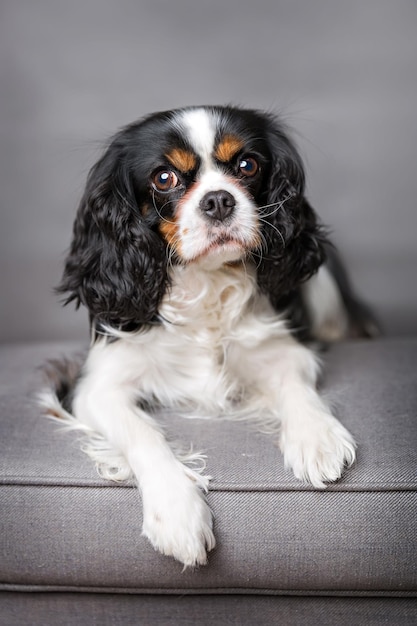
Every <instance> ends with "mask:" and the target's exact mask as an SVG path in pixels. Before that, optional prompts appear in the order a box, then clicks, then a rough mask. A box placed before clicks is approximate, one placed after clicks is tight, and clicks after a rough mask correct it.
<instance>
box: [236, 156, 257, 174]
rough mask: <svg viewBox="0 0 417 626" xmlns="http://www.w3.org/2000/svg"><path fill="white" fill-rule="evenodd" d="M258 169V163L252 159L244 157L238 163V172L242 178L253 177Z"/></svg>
mask: <svg viewBox="0 0 417 626" xmlns="http://www.w3.org/2000/svg"><path fill="white" fill-rule="evenodd" d="M258 168H259V166H258V163H257V162H256V161H255V159H254V158H253V157H245V158H243V159H241V160H240V161H239V171H240V173H241V174H243V176H248V177H251V176H255V174H256V172H257V171H258Z"/></svg>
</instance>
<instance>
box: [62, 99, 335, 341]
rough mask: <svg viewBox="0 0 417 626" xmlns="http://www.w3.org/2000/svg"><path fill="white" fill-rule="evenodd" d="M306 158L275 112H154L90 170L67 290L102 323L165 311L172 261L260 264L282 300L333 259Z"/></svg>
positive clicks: (127, 322) (134, 322)
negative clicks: (307, 188)
mask: <svg viewBox="0 0 417 626" xmlns="http://www.w3.org/2000/svg"><path fill="white" fill-rule="evenodd" d="M323 242H324V237H323V234H322V231H321V229H320V227H319V226H318V224H317V220H316V216H315V213H314V211H313V210H312V208H311V207H310V206H309V204H308V203H307V201H306V200H305V198H304V172H303V167H302V163H301V159H300V157H299V155H298V153H297V151H296V149H295V147H294V145H293V144H292V142H291V141H290V139H289V138H288V136H287V134H286V132H285V130H284V128H283V126H282V125H281V123H280V122H279V121H278V120H277V119H275V118H274V117H273V116H272V115H269V114H266V113H261V112H257V111H252V110H244V109H238V108H231V107H211V106H209V107H190V108H186V109H179V110H174V111H167V112H164V113H156V114H154V115H151V116H149V117H147V118H145V119H144V120H141V121H139V122H136V123H133V124H131V125H130V126H127V127H126V128H124V129H123V130H121V131H120V132H119V133H118V134H117V135H116V136H115V137H114V138H113V140H112V142H111V143H110V145H109V147H108V149H107V150H106V152H105V154H104V155H103V157H102V158H101V159H100V160H99V161H98V163H97V164H96V165H95V166H94V167H93V169H92V170H91V172H90V174H89V177H88V181H87V186H86V190H85V193H84V196H83V198H82V200H81V204H80V207H79V210H78V214H77V218H76V220H75V224H74V236H73V241H72V245H71V249H70V253H69V255H68V258H67V262H66V266H65V272H64V277H63V280H62V283H61V285H60V287H59V288H58V290H59V291H60V292H65V293H67V294H68V298H67V302H69V301H72V300H75V301H76V303H77V304H80V303H83V304H84V305H85V306H86V307H87V308H88V310H89V313H90V316H91V317H92V319H94V320H96V322H98V323H100V322H101V323H106V324H110V325H113V326H117V327H121V328H125V329H134V328H137V327H139V326H140V325H142V324H144V323H149V322H152V321H155V320H156V319H157V314H158V308H159V305H160V302H161V299H162V297H163V295H164V293H165V291H166V289H167V287H168V285H169V267H170V266H173V265H175V264H188V263H196V264H200V266H201V267H202V269H204V270H207V271H211V270H213V269H217V268H219V267H220V266H222V265H224V264H230V263H238V262H242V261H245V262H252V263H254V265H255V266H256V267H257V276H258V283H259V287H260V289H261V290H262V291H264V292H265V293H267V294H268V295H269V297H270V298H271V301H272V303H273V304H274V305H277V304H278V303H279V302H280V301H282V300H283V299H285V297H286V296H287V295H288V294H289V293H291V292H292V291H293V290H294V289H295V288H296V287H297V286H298V285H299V284H300V283H301V282H303V281H304V280H306V279H307V278H309V277H310V276H311V275H312V274H313V273H314V272H315V271H316V270H317V268H318V267H319V265H320V264H321V263H322V261H323V257H324V253H323Z"/></svg>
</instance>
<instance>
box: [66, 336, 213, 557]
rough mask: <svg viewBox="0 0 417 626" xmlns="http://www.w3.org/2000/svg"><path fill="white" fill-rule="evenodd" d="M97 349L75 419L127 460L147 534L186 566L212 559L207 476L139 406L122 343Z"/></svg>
mask: <svg viewBox="0 0 417 626" xmlns="http://www.w3.org/2000/svg"><path fill="white" fill-rule="evenodd" d="M95 350H96V347H93V348H92V351H91V352H90V356H89V359H88V360H87V363H86V367H85V368H84V375H83V378H82V379H81V381H80V383H79V385H78V387H77V390H76V393H75V397H74V401H73V412H74V415H75V417H76V418H77V419H78V420H79V421H80V422H82V423H84V424H87V425H88V426H90V427H91V428H92V429H94V430H95V431H97V432H99V433H100V434H101V435H103V436H104V437H105V438H106V439H107V441H108V442H109V443H110V444H111V445H112V446H114V448H116V449H117V450H119V451H120V452H121V453H122V454H123V455H124V456H125V458H126V459H127V461H128V463H129V464H130V466H131V468H132V471H133V473H134V475H135V477H136V479H137V482H138V485H139V488H140V491H141V494H142V500H143V534H144V535H145V536H146V537H147V538H148V539H149V540H150V542H151V543H152V545H153V546H154V548H156V549H157V550H159V551H160V552H162V553H163V554H166V555H170V556H173V557H174V558H176V559H177V560H178V561H180V562H181V563H183V564H184V565H185V566H194V565H199V564H204V563H206V560H207V556H206V551H209V550H211V549H212V548H213V547H214V545H215V539H214V535H213V532H212V516H211V512H210V509H209V507H208V505H207V503H206V502H205V499H204V497H203V494H202V491H201V488H200V487H204V486H206V484H207V478H206V479H205V478H204V477H202V476H201V475H200V474H198V473H197V472H194V471H193V470H192V469H190V468H189V467H187V466H185V465H184V464H183V463H181V462H180V461H179V460H178V459H177V458H176V457H175V455H174V453H173V451H172V450H171V448H170V446H169V445H168V443H167V442H166V440H165V438H164V435H163V433H162V432H161V430H160V429H159V428H158V425H157V423H156V422H155V420H154V419H153V418H152V417H151V416H150V415H148V414H147V413H145V412H144V411H143V410H141V409H140V408H139V407H138V406H137V404H136V401H135V400H136V398H135V387H136V385H134V384H132V380H131V378H130V377H131V374H132V371H131V368H129V366H131V364H129V362H128V361H126V360H125V361H124V362H122V361H121V359H118V358H117V355H115V354H114V352H115V351H116V352H117V350H118V346H116V347H115V348H113V349H112V346H107V347H105V348H104V349H101V348H98V351H99V354H94V352H95ZM107 350H108V351H109V352H110V353H112V354H109V355H106V351H107ZM119 356H120V354H119ZM129 369H130V371H129Z"/></svg>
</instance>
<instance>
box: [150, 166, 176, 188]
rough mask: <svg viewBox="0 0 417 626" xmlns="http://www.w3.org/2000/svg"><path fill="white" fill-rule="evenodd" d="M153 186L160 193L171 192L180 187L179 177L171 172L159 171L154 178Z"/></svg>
mask: <svg viewBox="0 0 417 626" xmlns="http://www.w3.org/2000/svg"><path fill="white" fill-rule="evenodd" d="M152 185H153V187H154V188H155V189H157V190H158V191H170V190H171V189H174V187H176V186H177V185H178V176H177V175H176V174H175V172H172V171H171V170H159V171H158V172H156V174H154V175H153V176H152Z"/></svg>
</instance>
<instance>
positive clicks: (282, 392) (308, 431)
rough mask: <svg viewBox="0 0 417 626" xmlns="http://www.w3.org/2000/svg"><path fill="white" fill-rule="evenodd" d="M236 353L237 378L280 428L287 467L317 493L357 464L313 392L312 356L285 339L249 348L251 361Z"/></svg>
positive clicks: (351, 445) (346, 437)
mask: <svg viewBox="0 0 417 626" xmlns="http://www.w3.org/2000/svg"><path fill="white" fill-rule="evenodd" d="M238 352H240V373H243V372H244V376H245V377H246V379H247V381H248V383H249V381H251V384H252V385H253V384H255V387H256V397H257V400H258V401H259V402H260V405H261V406H264V407H265V409H266V410H267V411H268V413H269V414H271V413H272V415H273V416H275V417H276V419H277V424H278V422H279V424H280V447H281V450H282V453H283V455H284V460H285V464H286V465H287V466H288V467H290V468H291V469H292V470H293V472H294V474H295V476H296V477H297V478H299V479H300V480H304V481H308V482H310V483H311V484H313V485H314V486H315V487H318V488H323V487H325V483H326V482H332V481H335V480H337V479H338V478H340V476H341V475H342V472H343V469H344V467H345V466H347V465H351V464H352V463H353V461H354V460H355V447H356V446H355V442H354V440H353V438H352V436H351V435H350V433H349V432H348V431H347V430H346V428H345V427H344V426H342V424H341V423H340V422H339V421H338V420H337V419H336V418H335V417H334V416H333V415H332V414H331V412H330V410H329V408H328V407H327V406H326V404H325V402H324V401H323V400H322V399H321V398H320V396H319V394H318V392H317V390H316V384H317V377H318V373H319V365H318V362H317V359H316V357H315V355H314V353H313V352H312V351H311V350H309V349H308V348H306V347H305V346H303V345H301V344H299V343H298V342H296V341H295V340H294V339H293V338H291V337H289V336H288V337H286V338H283V339H272V340H271V341H270V342H268V343H265V344H261V345H259V346H258V347H257V348H252V349H251V350H250V354H249V355H247V356H249V360H248V359H245V358H243V353H242V352H241V351H240V350H239V351H238ZM245 364H246V366H245Z"/></svg>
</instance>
